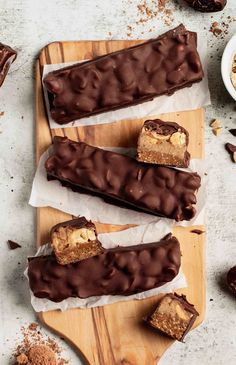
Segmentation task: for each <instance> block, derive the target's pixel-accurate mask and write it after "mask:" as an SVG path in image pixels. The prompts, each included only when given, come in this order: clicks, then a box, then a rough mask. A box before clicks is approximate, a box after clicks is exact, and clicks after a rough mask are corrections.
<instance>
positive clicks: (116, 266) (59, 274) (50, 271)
mask: <svg viewBox="0 0 236 365" xmlns="http://www.w3.org/2000/svg"><path fill="white" fill-rule="evenodd" d="M180 262H181V253H180V245H179V242H178V240H177V238H175V237H173V236H172V235H171V234H169V235H167V236H166V237H164V238H163V239H162V240H161V241H160V242H155V243H147V244H142V245H136V246H130V247H116V248H113V249H108V250H105V251H104V252H103V253H102V254H100V255H97V256H93V257H90V258H88V259H85V260H82V261H79V262H76V263H73V264H68V265H60V264H58V262H57V260H56V258H55V256H54V255H50V256H39V257H33V258H30V259H29V263H28V275H29V285H30V288H31V290H32V292H33V294H34V295H35V296H36V297H38V298H47V299H49V300H51V301H53V302H60V301H62V300H64V299H66V298H70V297H79V298H88V297H92V296H100V295H126V296H127V295H132V294H135V293H139V292H143V291H146V290H149V289H153V288H157V287H159V286H162V285H164V284H165V283H167V282H169V281H171V280H173V279H174V278H175V276H176V275H177V274H178V272H179V268H180Z"/></svg>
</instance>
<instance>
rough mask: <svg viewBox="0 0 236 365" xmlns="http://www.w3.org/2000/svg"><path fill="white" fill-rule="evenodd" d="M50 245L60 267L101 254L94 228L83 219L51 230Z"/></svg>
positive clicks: (62, 224) (60, 224)
mask: <svg viewBox="0 0 236 365" xmlns="http://www.w3.org/2000/svg"><path fill="white" fill-rule="evenodd" d="M51 245H52V248H53V250H54V253H55V255H56V258H57V261H58V262H59V264H61V265H66V264H70V263H72V262H77V261H80V260H84V259H87V258H88V257H91V256H95V255H99V254H100V253H102V252H103V248H102V245H101V243H100V242H99V241H98V239H97V232H96V227H95V225H94V224H93V223H92V222H88V221H87V220H86V218H85V217H81V218H76V219H72V220H69V221H67V222H63V223H59V224H57V225H56V226H54V227H53V228H52V230H51Z"/></svg>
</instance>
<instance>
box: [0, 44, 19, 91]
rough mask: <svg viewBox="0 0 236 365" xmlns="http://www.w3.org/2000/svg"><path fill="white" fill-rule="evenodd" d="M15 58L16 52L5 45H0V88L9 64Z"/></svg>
mask: <svg viewBox="0 0 236 365" xmlns="http://www.w3.org/2000/svg"><path fill="white" fill-rule="evenodd" d="M16 57H17V53H16V51H14V49H12V48H11V47H9V46H7V45H6V44H3V43H0V86H2V84H3V82H4V80H5V77H6V76H7V73H8V70H9V68H10V66H11V64H12V63H13V62H14V61H15V59H16Z"/></svg>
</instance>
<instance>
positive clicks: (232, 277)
mask: <svg viewBox="0 0 236 365" xmlns="http://www.w3.org/2000/svg"><path fill="white" fill-rule="evenodd" d="M227 284H228V287H229V288H230V289H231V290H232V292H233V293H234V294H236V266H233V267H231V269H230V270H229V271H228V274H227Z"/></svg>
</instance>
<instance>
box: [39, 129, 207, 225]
mask: <svg viewBox="0 0 236 365" xmlns="http://www.w3.org/2000/svg"><path fill="white" fill-rule="evenodd" d="M53 141H54V142H53V150H52V154H51V156H50V157H49V158H48V159H47V161H46V163H45V168H46V172H47V174H48V178H49V179H57V180H59V181H60V182H61V184H62V185H64V186H67V187H70V188H71V189H73V190H74V191H79V192H87V193H90V194H95V195H99V196H101V197H103V198H104V199H107V198H108V200H109V202H111V203H114V202H115V203H117V202H118V203H119V204H125V205H126V206H128V207H130V208H135V209H139V210H143V211H145V212H148V213H151V214H155V215H159V216H164V217H167V218H172V219H175V220H176V221H181V220H190V219H191V218H193V217H194V215H195V213H196V210H195V208H194V205H195V204H196V196H195V193H196V191H197V190H198V189H199V187H200V184H201V178H200V176H199V175H198V174H197V173H189V172H185V171H180V170H175V169H171V168H169V167H166V166H157V165H148V164H144V163H142V162H138V161H137V160H136V159H134V158H131V157H128V156H125V155H122V154H119V153H115V152H111V151H107V150H102V149H100V148H97V147H93V146H90V145H88V144H86V143H84V142H74V141H71V140H69V139H68V138H66V137H58V136H57V137H54V140H53ZM81 189H82V190H81Z"/></svg>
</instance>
